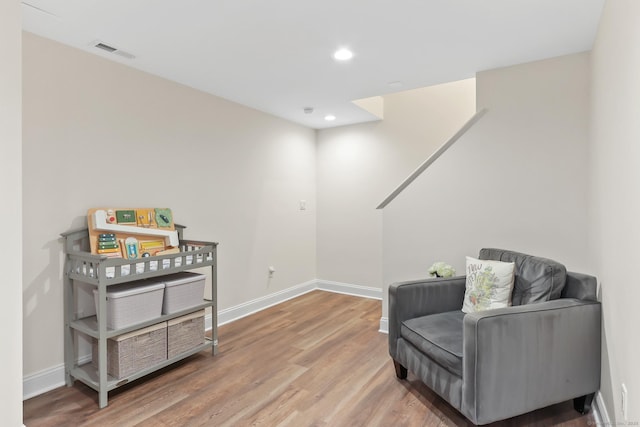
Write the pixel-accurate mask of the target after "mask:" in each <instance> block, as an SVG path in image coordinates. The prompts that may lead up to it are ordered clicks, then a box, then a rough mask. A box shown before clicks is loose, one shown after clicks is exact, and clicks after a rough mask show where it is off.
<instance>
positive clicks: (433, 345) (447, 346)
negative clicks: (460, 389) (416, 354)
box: [400, 311, 464, 377]
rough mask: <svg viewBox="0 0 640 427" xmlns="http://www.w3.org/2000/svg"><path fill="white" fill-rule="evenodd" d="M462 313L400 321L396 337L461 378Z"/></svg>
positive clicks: (439, 314)
mask: <svg viewBox="0 0 640 427" xmlns="http://www.w3.org/2000/svg"><path fill="white" fill-rule="evenodd" d="M463 319H464V313H463V312H462V311H448V312H445V313H438V314H431V315H429V316H423V317H417V318H415V319H409V320H405V321H404V322H402V326H401V328H400V335H401V336H402V338H404V339H405V340H407V341H408V342H410V343H411V344H412V345H413V346H415V347H416V348H417V349H418V350H419V351H420V352H422V353H424V354H425V355H426V356H428V357H429V358H431V359H432V360H433V361H434V362H436V363H437V364H439V365H440V366H442V367H443V368H445V369H446V370H447V371H449V372H451V373H452V374H454V375H457V376H458V377H462V332H463V327H462V320H463Z"/></svg>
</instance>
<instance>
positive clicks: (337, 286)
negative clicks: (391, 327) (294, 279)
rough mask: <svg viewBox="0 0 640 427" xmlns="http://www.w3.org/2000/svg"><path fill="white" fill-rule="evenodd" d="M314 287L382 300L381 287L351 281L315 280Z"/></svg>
mask: <svg viewBox="0 0 640 427" xmlns="http://www.w3.org/2000/svg"><path fill="white" fill-rule="evenodd" d="M315 282H316V287H315V289H319V290H321V291H327V292H335V293H337V294H346V295H353V296H356V297H362V298H371V299H377V300H382V289H380V288H372V287H370V286H361V285H352V284H351V283H342V282H332V281H330V280H321V279H318V280H315Z"/></svg>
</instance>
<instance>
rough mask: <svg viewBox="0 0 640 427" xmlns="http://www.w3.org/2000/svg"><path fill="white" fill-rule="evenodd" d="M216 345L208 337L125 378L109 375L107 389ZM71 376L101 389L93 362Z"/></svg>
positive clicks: (81, 366) (95, 388)
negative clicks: (201, 342)
mask: <svg viewBox="0 0 640 427" xmlns="http://www.w3.org/2000/svg"><path fill="white" fill-rule="evenodd" d="M213 345H214V342H213V341H211V340H209V339H206V340H205V342H204V343H203V344H201V345H199V346H197V347H194V348H192V349H191V350H189V351H186V352H184V353H181V354H179V355H177V356H174V357H172V358H170V359H167V360H164V361H162V362H161V363H158V364H156V365H153V366H151V367H149V368H146V369H143V370H141V371H138V372H136V373H135V374H131V375H128V376H126V377H124V378H114V377H112V376H111V375H107V382H106V390H107V391H111V390H114V389H116V388H118V387H120V386H123V385H125V384H128V383H130V382H132V381H135V380H137V379H139V378H142V377H144V376H145V375H148V374H150V373H152V372H155V371H157V370H158V369H162V368H164V367H167V366H169V365H171V364H173V363H175V362H178V361H180V360H182V359H184V358H186V357H189V356H191V355H194V354H196V353H199V352H201V351H203V350H206V349H209V348H211V347H212V346H213ZM70 374H71V376H72V377H73V378H74V379H76V380H78V381H81V382H83V383H84V384H86V385H88V386H89V387H91V388H92V389H94V390H95V391H100V378H99V375H98V370H97V369H96V367H95V366H93V365H92V364H91V362H88V363H85V364H83V365H79V366H77V367H75V368H73V369H72V370H71V372H70Z"/></svg>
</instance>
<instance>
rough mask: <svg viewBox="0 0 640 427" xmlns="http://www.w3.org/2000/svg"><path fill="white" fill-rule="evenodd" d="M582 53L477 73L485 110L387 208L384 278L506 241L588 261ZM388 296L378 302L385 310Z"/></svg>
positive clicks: (583, 265) (581, 265) (572, 265)
mask: <svg viewBox="0 0 640 427" xmlns="http://www.w3.org/2000/svg"><path fill="white" fill-rule="evenodd" d="M588 76H589V73H588V55H587V54H578V55H572V56H566V57H560V58H555V59H549V60H545V61H539V62H534V63H529V64H523V65H518V66H514V67H509V68H501V69H497V70H491V71H485V72H481V73H478V75H477V76H476V86H477V104H478V109H481V108H484V107H486V108H488V110H489V111H488V113H487V114H486V115H485V116H484V117H483V118H482V119H481V120H480V121H479V122H478V123H477V124H476V125H475V126H474V127H473V128H471V130H469V131H468V133H467V134H465V135H464V136H463V137H462V138H461V139H460V140H458V142H456V143H455V144H454V145H453V146H452V147H451V148H450V149H449V150H448V151H447V152H446V153H445V154H444V155H443V156H442V157H440V159H438V160H437V161H436V162H435V163H434V164H432V165H431V167H430V168H428V169H427V170H426V171H425V172H424V173H423V174H422V175H421V176H420V177H419V178H418V179H417V180H416V181H414V182H413V184H412V185H410V186H409V187H407V189H406V190H405V192H404V193H402V194H400V196H398V198H396V199H395V200H394V201H393V202H391V203H390V204H389V205H388V206H387V207H386V208H385V209H384V222H383V233H384V240H383V245H384V250H385V252H384V263H383V266H384V283H385V291H384V292H383V295H385V298H386V293H387V292H386V288H387V286H388V284H389V283H393V282H395V281H400V280H411V279H418V278H423V277H427V269H428V267H429V266H430V265H431V264H432V263H433V262H435V261H445V262H447V263H450V264H452V265H453V266H454V267H455V268H456V270H457V271H458V273H459V274H464V267H465V255H471V256H474V255H477V254H478V251H479V249H480V248H482V247H499V248H508V249H513V250H518V251H523V252H527V253H532V254H537V255H541V256H545V257H549V258H554V259H557V260H559V261H561V262H563V263H565V264H566V265H567V267H568V268H569V269H572V270H577V271H582V272H593V269H592V268H591V266H590V265H589V263H588V262H587V250H586V243H587V238H586V231H587V214H586V209H587V185H586V182H587V178H588V171H587V167H586V161H587V131H588V102H589V97H588ZM386 316H387V304H386V301H385V302H384V303H383V317H386Z"/></svg>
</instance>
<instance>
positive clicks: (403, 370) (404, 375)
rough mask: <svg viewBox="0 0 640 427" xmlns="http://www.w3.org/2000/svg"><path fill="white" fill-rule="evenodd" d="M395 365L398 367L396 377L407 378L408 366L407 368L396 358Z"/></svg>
mask: <svg viewBox="0 0 640 427" xmlns="http://www.w3.org/2000/svg"><path fill="white" fill-rule="evenodd" d="M393 367H394V368H396V377H398V378H399V379H401V380H405V379H407V368H405V367H404V366H402V365H401V364H400V363H398V362H396V361H395V360H394V361H393Z"/></svg>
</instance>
